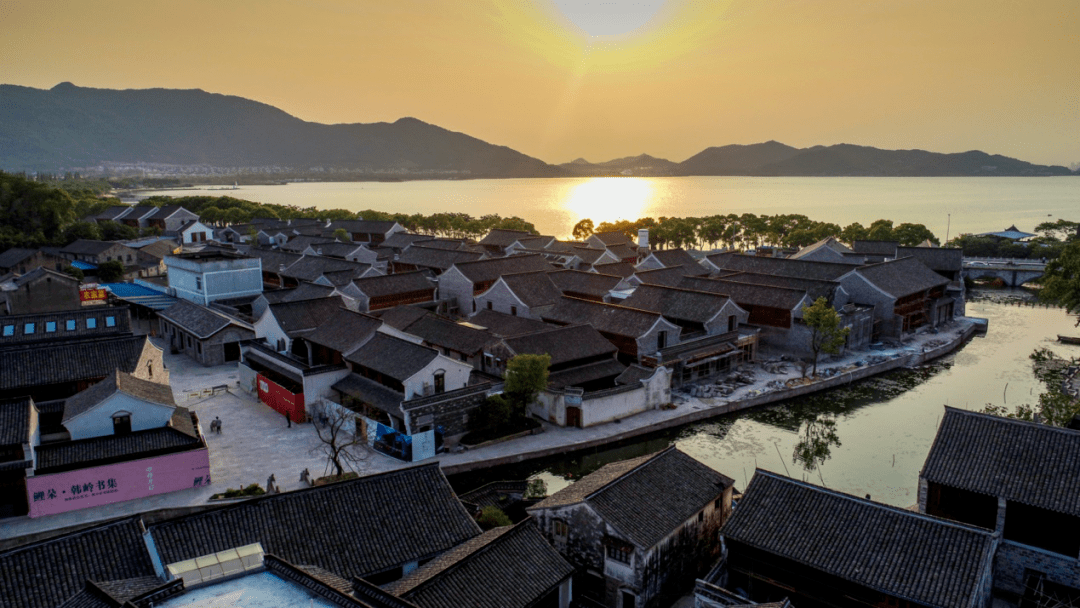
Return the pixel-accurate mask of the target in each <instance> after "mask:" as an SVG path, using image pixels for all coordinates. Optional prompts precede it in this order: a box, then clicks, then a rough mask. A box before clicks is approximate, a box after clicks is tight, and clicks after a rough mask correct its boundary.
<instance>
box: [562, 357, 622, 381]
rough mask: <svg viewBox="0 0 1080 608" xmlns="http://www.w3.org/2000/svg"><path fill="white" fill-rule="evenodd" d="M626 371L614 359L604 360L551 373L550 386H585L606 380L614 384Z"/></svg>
mask: <svg viewBox="0 0 1080 608" xmlns="http://www.w3.org/2000/svg"><path fill="white" fill-rule="evenodd" d="M625 371H626V366H625V365H623V364H622V363H619V362H618V361H617V360H615V359H614V358H611V359H604V360H602V361H596V362H594V363H587V364H585V365H579V366H577V367H571V368H568V369H564V370H560V371H555V372H551V373H550V374H549V375H548V386H550V387H552V388H563V387H567V386H585V385H587V384H588V383H590V382H596V381H598V380H605V379H607V380H610V381H611V382H612V383H614V382H615V379H616V378H618V377H619V376H620V375H622V373H623V372H625ZM609 388H613V387H609Z"/></svg>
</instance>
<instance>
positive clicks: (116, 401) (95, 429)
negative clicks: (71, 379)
mask: <svg viewBox="0 0 1080 608" xmlns="http://www.w3.org/2000/svg"><path fill="white" fill-rule="evenodd" d="M174 410H175V408H174V407H171V406H167V405H162V404H159V403H148V402H146V401H142V400H141V399H136V398H134V397H132V396H131V395H127V394H125V393H120V392H118V393H116V394H114V395H113V396H111V397H108V398H107V399H105V400H104V401H102V402H101V403H99V404H97V405H96V406H94V407H93V408H92V409H90V410H89V411H86V412H83V413H82V414H80V415H79V416H76V417H75V418H73V419H71V420H69V421H68V422H67V423H66V424H65V425H64V428H66V429H67V430H68V433H70V434H71V439H72V441H74V440H77V439H89V438H91V437H105V436H108V435H112V434H113V419H112V415H113V414H115V413H117V412H130V413H131V430H132V431H145V430H147V429H154V428H159V427H163V426H165V425H167V424H168V423H169V419H170V418H172V415H173V411H174Z"/></svg>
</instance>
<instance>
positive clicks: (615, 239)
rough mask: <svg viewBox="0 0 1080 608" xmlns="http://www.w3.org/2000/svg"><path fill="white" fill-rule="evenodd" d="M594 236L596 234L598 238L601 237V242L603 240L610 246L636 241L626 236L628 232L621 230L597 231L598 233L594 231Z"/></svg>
mask: <svg viewBox="0 0 1080 608" xmlns="http://www.w3.org/2000/svg"><path fill="white" fill-rule="evenodd" d="M592 236H595V237H596V238H598V239H600V242H602V243H603V244H605V245H608V246H611V245H618V244H620V243H625V244H627V245H630V244H633V242H634V241H632V240H631V239H630V237H628V236H626V233H624V232H619V231H613V232H596V233H593V235H592Z"/></svg>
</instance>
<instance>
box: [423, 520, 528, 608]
mask: <svg viewBox="0 0 1080 608" xmlns="http://www.w3.org/2000/svg"><path fill="white" fill-rule="evenodd" d="M530 520H532V516H528V517H526V518H525V519H523V520H521V521H519V522H518V523H516V524H512V525H509V526H499V527H496V528H492V529H491V530H485V531H483V532H481V533H480V534H477V535H476V536H474V537H472V538H470V539H468V540H466V541H465V542H463V543H461V544H462V545H466V544H468V543H470V542H472V541H475V540H478V539H480V538H482V537H483V536H484V535H485V534H489V537H488V538H487V540H486V541H485V542H480V543H476V546H475V547H473V548H472V550H471V551H467V552H466V553H465V554H463V555H461V556H459V557H458V558H457V559H455V560H454V561H453V562H451V563H450V564H448V565H447V566H446V567H445V568H443V569H441V570H439V571H437V572H434V573H432V574H431V576H428V577H427V578H425V579H424V580H422V581H420V582H419V583H417V584H415V585H413V586H412V587H410V588H409V589H408V590H407V591H405V592H403V593H402V595H404V594H406V593H411V592H413V591H416V590H417V589H420V588H421V587H424V586H426V585H427V584H428V583H430V582H431V581H432V580H433V579H435V577H436V576H438V575H440V574H442V573H444V572H450V571H452V570H456V569H457V568H458V567H460V566H461V562H463V561H465V559H467V558H469V557H472V556H474V555H480V554H482V553H484V552H485V551H488V550H490V549H491V547H492V545H494V544H495V541H497V540H499V539H501V538H503V537H505V536H508V535H510V534H515V533H517V531H518V530H521V529H524V527H523V524H525V523H527V522H529V521H530ZM496 531H498V533H497V534H491V533H493V532H496ZM458 546H459V547H460V546H461V545H458ZM453 550H454V549H453V548H451V549H449V550H448V552H451V551H453ZM437 560H438V558H436V559H435V560H432V563H434V562H435V561H437ZM421 568H423V566H421Z"/></svg>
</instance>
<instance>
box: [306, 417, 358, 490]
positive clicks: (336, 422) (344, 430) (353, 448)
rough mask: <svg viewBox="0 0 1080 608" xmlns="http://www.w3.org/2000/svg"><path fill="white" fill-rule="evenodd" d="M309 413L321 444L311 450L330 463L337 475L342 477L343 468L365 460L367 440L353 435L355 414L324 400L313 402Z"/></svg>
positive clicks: (356, 421)
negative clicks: (321, 455) (324, 457)
mask: <svg viewBox="0 0 1080 608" xmlns="http://www.w3.org/2000/svg"><path fill="white" fill-rule="evenodd" d="M311 414H312V418H313V419H314V424H313V426H314V427H315V433H316V434H317V435H318V436H319V440H320V441H321V442H322V445H320V446H318V447H316V448H315V449H314V450H312V451H315V450H318V451H319V452H321V453H322V454H323V455H325V456H326V459H327V461H329V462H330V463H333V465H334V469H335V470H336V471H337V475H339V476H340V475H344V474H345V468H346V467H348V468H350V469H353V468H355V465H357V464H358V463H359V462H361V461H362V460H364V459H366V458H367V456H368V454H367V449H366V448H367V438H366V437H364V436H362V435H360V434H359V433H358V432H357V428H356V426H357V423H358V422H359V419H358V417H357V416H356V414H353V413H352V412H350V411H349V410H347V409H345V408H343V407H340V406H337V407H335V404H330V403H328V402H326V401H319V402H316V403H314V404H313V405H312V407H311Z"/></svg>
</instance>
